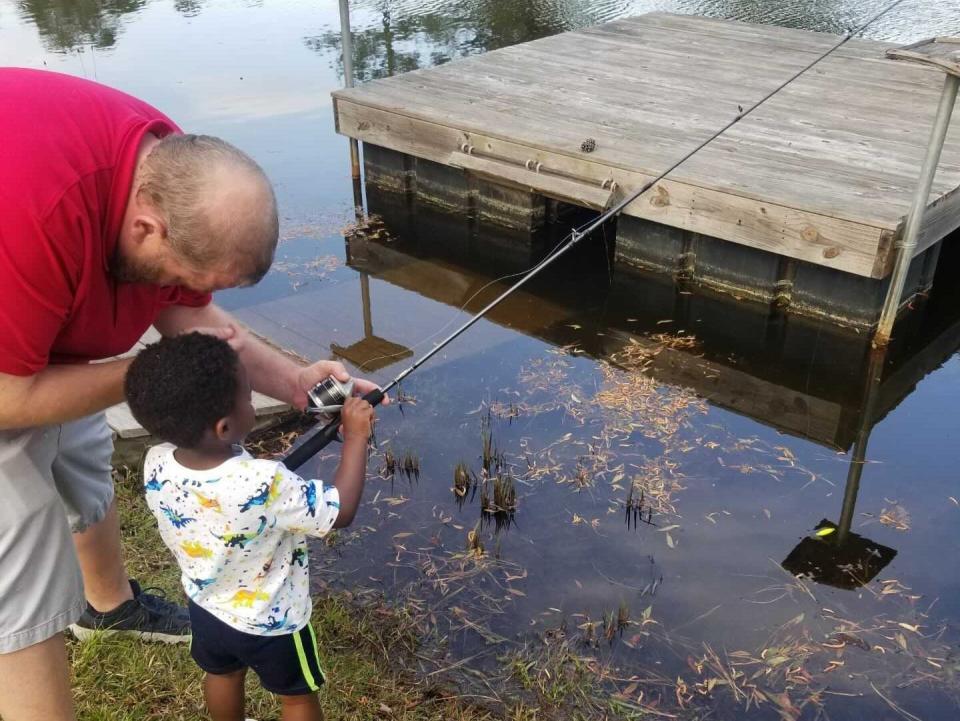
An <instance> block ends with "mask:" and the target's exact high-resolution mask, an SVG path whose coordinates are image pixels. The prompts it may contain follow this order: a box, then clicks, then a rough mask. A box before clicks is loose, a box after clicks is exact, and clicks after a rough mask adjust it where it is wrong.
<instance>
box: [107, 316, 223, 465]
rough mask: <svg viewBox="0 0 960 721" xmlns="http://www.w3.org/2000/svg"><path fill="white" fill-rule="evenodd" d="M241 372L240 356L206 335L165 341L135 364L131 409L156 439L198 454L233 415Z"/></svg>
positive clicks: (128, 388) (128, 384)
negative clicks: (211, 432)
mask: <svg viewBox="0 0 960 721" xmlns="http://www.w3.org/2000/svg"><path fill="white" fill-rule="evenodd" d="M239 369H240V358H239V356H237V352H236V351H235V350H234V349H233V348H231V347H230V344H229V343H227V342H226V341H224V340H221V339H220V338H216V337H214V336H211V335H206V334H204V333H187V334H185V335H179V336H175V337H172V338H164V339H162V340H160V341H159V342H157V343H153V344H152V345H149V346H147V347H146V348H144V349H143V350H142V351H140V354H139V355H137V357H136V358H134V360H133V363H131V364H130V368H129V370H128V371H127V378H126V381H125V383H124V390H125V392H126V396H127V403H128V404H129V405H130V411H131V412H132V413H133V417H134V418H136V419H137V421H139V422H140V424H141V425H142V426H143V427H144V428H145V429H146V430H147V431H149V432H150V434H151V435H153V436H156V437H157V438H159V439H161V440H163V441H167V442H168V443H173V444H174V445H176V446H179V447H181V448H195V447H196V446H198V445H199V444H200V442H201V441H202V440H203V436H204V433H206V431H207V430H208V429H210V428H213V427H214V426H215V425H216V423H217V421H219V420H220V419H221V418H224V417H226V416H228V415H230V414H231V413H232V412H233V409H234V402H235V400H236V395H237V384H238V382H239V379H238V372H239Z"/></svg>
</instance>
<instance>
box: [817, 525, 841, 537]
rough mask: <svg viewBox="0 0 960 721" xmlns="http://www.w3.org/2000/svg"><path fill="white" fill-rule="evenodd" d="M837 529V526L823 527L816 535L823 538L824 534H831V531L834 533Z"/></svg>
mask: <svg viewBox="0 0 960 721" xmlns="http://www.w3.org/2000/svg"><path fill="white" fill-rule="evenodd" d="M836 530H837V529H836V528H832V527H828V528H821V529H820V530H819V531H817V532H816V534H815V535H817V536H820V537H821V538H822V537H823V536H829V535H830V534H831V533H833V532H834V531H836Z"/></svg>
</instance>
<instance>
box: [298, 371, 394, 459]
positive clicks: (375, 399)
mask: <svg viewBox="0 0 960 721" xmlns="http://www.w3.org/2000/svg"><path fill="white" fill-rule="evenodd" d="M363 400H365V401H366V402H367V403H369V404H370V405H372V406H378V405H380V404H381V403H382V402H383V391H382V390H380V389H379V388H374V389H373V390H372V391H370V392H368V393H367V394H366V395H364V396H363ZM339 433H340V416H339V415H338V416H337V417H336V418H334V419H333V420H332V421H330V422H329V423H327V424H326V425H325V426H323V427H322V428H321V429H320V430H318V431H315V432H312V434H311V435H309V436H307V439H306V440H305V441H304V442H303V443H301V444H300V445H299V446H297V447H296V448H294V449H293V450H292V451H290V452H289V453H288V454H287V455H286V456H284V457H283V460H282V461H281V462H282V463H283V465H285V466H286V467H287V468H289V469H290V470H291V471H295V470H297V469H298V468H299V467H300V466H302V465H303V464H304V463H306V462H307V461H309V460H310V459H311V458H313V457H314V456H315V455H317V453H319V452H320V451H321V450H323V449H324V448H326V447H327V446H329V445H330V444H331V443H333V441H335V440H337V435H338V434H339Z"/></svg>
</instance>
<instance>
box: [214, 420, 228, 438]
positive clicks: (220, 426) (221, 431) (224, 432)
mask: <svg viewBox="0 0 960 721" xmlns="http://www.w3.org/2000/svg"><path fill="white" fill-rule="evenodd" d="M230 429H231V423H230V419H229V418H221V419H220V420H219V421H217V424H216V425H215V426H214V427H213V432H214V433H216V434H217V438H218V439H220V440H221V441H228V440H230Z"/></svg>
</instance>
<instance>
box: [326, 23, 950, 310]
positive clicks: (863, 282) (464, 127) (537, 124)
mask: <svg viewBox="0 0 960 721" xmlns="http://www.w3.org/2000/svg"><path fill="white" fill-rule="evenodd" d="M836 42H837V38H836V37H834V36H830V35H825V34H822V33H813V32H808V31H802V30H795V29H788V28H781V27H773V26H762V25H748V24H743V23H734V22H727V21H718V20H710V19H706V18H697V17H691V16H674V15H667V14H662V13H652V14H649V15H644V16H641V17H637V18H628V19H622V20H618V21H615V22H612V23H608V24H606V25H601V26H599V27H594V28H587V29H584V30H580V31H576V32H568V33H562V34H560V35H557V36H554V37H549V38H544V39H541V40H537V41H534V42H529V43H523V44H520V45H517V46H514V47H509V48H504V49H501V50H497V51H494V52H490V53H487V54H485V55H482V56H478V57H472V58H469V59H466V60H460V61H457V62H454V63H450V64H448V65H443V66H440V67H435V68H429V69H426V70H420V71H416V72H411V73H406V74H403V75H399V76H396V77H392V78H386V79H382V80H376V81H372V82H369V83H365V84H363V85H362V86H359V87H356V88H350V89H346V90H342V91H338V92H336V93H334V107H335V112H336V116H337V128H338V130H339V131H340V132H341V133H343V134H345V135H348V136H350V137H351V138H355V139H359V140H362V141H363V142H364V144H365V145H364V147H365V164H366V171H367V173H366V180H367V183H368V184H372V185H376V186H378V187H380V188H384V189H390V190H393V191H396V192H398V193H404V194H415V195H417V196H418V197H420V198H422V199H425V200H428V201H430V202H432V203H434V204H436V205H439V206H441V207H445V208H447V209H449V210H453V211H454V212H472V213H475V214H476V215H477V216H478V217H479V218H480V219H481V220H482V221H484V222H488V223H494V224H501V225H505V226H508V227H514V228H520V229H522V230H531V229H535V228H536V227H538V226H540V225H541V224H542V223H543V222H544V220H545V217H546V215H547V212H548V210H547V209H548V206H549V204H548V202H547V200H546V199H548V198H549V199H552V200H559V201H563V202H567V203H572V204H574V205H577V206H581V207H588V208H602V207H605V206H609V205H610V204H611V200H612V199H613V198H616V197H617V196H618V194H620V193H623V194H627V193H629V192H630V191H631V190H634V189H637V188H639V187H641V186H642V185H643V184H644V183H645V182H646V181H648V180H650V179H651V178H652V177H655V176H656V175H657V174H658V173H659V172H661V171H662V170H664V169H665V168H667V167H669V166H670V165H671V164H672V163H674V162H675V161H676V160H677V159H679V158H680V157H682V156H683V155H684V154H685V153H686V152H687V151H689V150H690V149H692V148H693V147H695V146H696V145H697V143H699V142H701V141H703V140H705V139H706V138H707V137H709V136H710V135H711V134H712V133H713V132H714V131H716V130H717V129H718V128H720V127H722V126H723V125H725V124H726V123H727V122H729V121H730V120H732V119H733V118H735V117H736V116H737V114H738V112H742V111H741V110H740V108H749V107H750V106H751V105H752V104H753V103H755V102H757V101H758V100H760V98H762V97H764V96H765V95H766V94H767V93H769V92H770V91H772V90H773V89H774V88H776V87H777V86H779V85H780V84H781V83H782V82H784V81H785V80H786V79H787V78H789V77H790V76H791V75H792V74H793V73H794V72H796V71H798V70H799V69H800V68H803V67H804V66H805V65H807V64H808V63H810V62H812V61H813V60H814V59H815V58H816V57H818V56H819V55H820V54H821V53H823V52H824V51H825V50H826V49H827V48H829V47H831V46H832V45H833V44H834V43H836ZM887 49H888V46H887V45H885V44H882V43H877V42H869V41H862V40H856V41H852V42H850V43H849V44H847V45H845V46H844V47H843V48H841V49H840V50H838V51H837V52H836V53H834V54H833V55H831V56H830V57H829V58H827V59H826V60H824V61H823V62H822V63H820V64H819V65H817V66H816V68H814V69H813V70H811V71H810V72H809V73H805V74H804V75H803V76H802V77H801V78H800V79H798V80H797V81H796V82H794V83H791V84H790V86H789V87H787V88H786V89H785V90H783V91H782V92H781V93H778V94H777V95H776V96H775V97H773V98H772V99H771V100H770V101H769V102H767V103H766V104H764V105H763V106H761V107H760V108H759V109H758V110H757V111H756V112H755V113H751V114H749V115H748V116H747V117H745V118H744V119H743V121H742V122H741V123H740V124H738V125H736V126H735V127H734V128H732V129H731V130H730V132H728V133H726V134H724V136H722V137H721V138H719V139H718V140H717V141H716V142H714V143H712V144H711V145H709V146H708V147H707V148H705V149H704V150H703V151H702V152H701V153H698V154H697V155H696V156H694V157H693V158H692V159H691V160H690V161H689V162H687V163H684V165H683V166H681V167H680V168H679V169H678V170H677V171H676V172H675V173H673V174H671V176H670V177H669V178H668V179H666V180H665V181H663V182H660V183H658V185H657V186H656V187H655V188H653V189H652V190H651V191H650V192H649V193H647V195H645V196H643V197H641V198H640V199H638V200H637V201H635V202H633V203H631V204H630V205H629V206H628V207H627V208H626V210H625V217H623V218H622V219H621V222H620V223H619V225H618V228H617V249H616V259H617V261H618V263H621V264H624V265H629V266H639V267H643V268H647V269H652V270H655V271H657V272H660V273H664V274H668V275H671V274H682V275H685V276H687V277H689V278H693V279H695V280H697V281H698V282H700V283H703V284H705V285H709V286H711V287H713V288H714V289H716V290H721V291H724V292H728V293H730V294H733V295H738V296H741V297H743V298H750V299H753V300H756V301H760V302H764V303H770V302H773V301H776V302H779V303H780V304H781V305H782V306H783V307H787V308H789V309H790V311H791V312H794V313H800V314H808V315H818V316H825V317H828V318H832V319H833V320H835V321H837V322H839V323H841V324H850V325H855V326H861V327H869V326H871V325H872V324H873V323H874V322H875V321H876V319H877V315H878V313H879V307H880V305H881V304H882V302H883V297H884V294H885V289H886V283H885V279H886V278H887V277H888V276H889V274H890V270H891V266H892V263H893V257H894V254H895V253H894V240H895V239H896V238H897V237H898V236H899V235H900V234H901V233H902V230H903V225H904V217H905V215H906V213H907V211H908V209H909V207H910V199H911V194H912V191H913V189H914V186H915V185H916V182H917V177H918V174H919V170H920V166H921V160H922V158H923V153H924V148H925V146H926V143H927V140H928V135H929V128H930V121H931V118H932V116H933V113H934V111H935V109H936V107H937V98H938V94H939V90H940V85H941V82H942V76H941V75H940V74H938V73H934V72H930V71H929V70H926V69H924V68H922V67H915V66H913V65H911V64H910V63H902V62H894V61H892V60H887V59H885V55H884V53H885V51H886V50H887ZM624 67H630V68H632V69H634V70H635V72H629V73H624ZM904 97H909V98H910V101H909V102H906V103H905V102H904V100H903V99H904ZM958 185H960V135H958V131H956V130H955V131H954V132H952V133H951V134H950V136H949V137H948V140H947V144H946V146H945V147H944V153H943V158H942V161H941V166H940V172H939V174H938V176H937V179H936V183H935V185H934V189H933V193H932V194H931V196H930V203H929V204H926V205H925V207H927V211H926V213H925V215H924V221H923V226H922V228H921V231H920V241H919V244H918V245H917V247H916V248H915V249H914V251H913V256H912V257H914V258H915V260H914V267H913V271H912V273H911V275H910V277H909V281H908V285H907V293H906V295H905V296H904V297H909V296H910V295H911V294H913V293H915V292H917V291H922V290H924V289H926V288H928V287H929V284H930V281H931V277H932V272H933V269H934V268H935V267H936V264H937V257H936V251H937V250H938V243H939V241H940V239H942V238H943V237H944V236H946V235H947V234H948V233H950V232H951V231H953V230H954V229H955V228H956V227H957V225H958V223H960V213H958V210H960V189H958Z"/></svg>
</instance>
